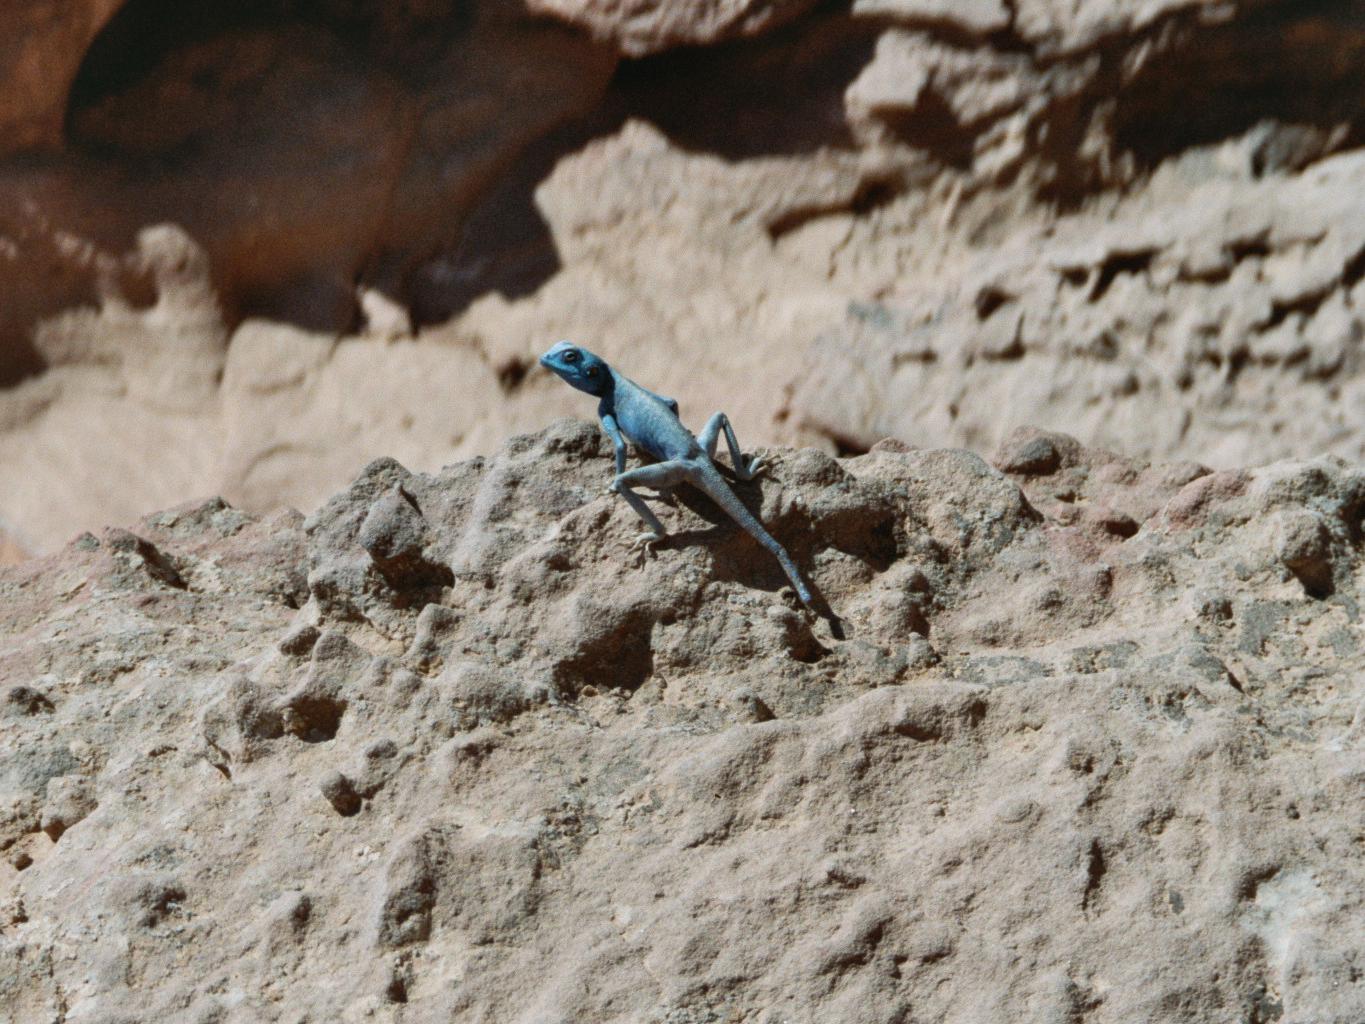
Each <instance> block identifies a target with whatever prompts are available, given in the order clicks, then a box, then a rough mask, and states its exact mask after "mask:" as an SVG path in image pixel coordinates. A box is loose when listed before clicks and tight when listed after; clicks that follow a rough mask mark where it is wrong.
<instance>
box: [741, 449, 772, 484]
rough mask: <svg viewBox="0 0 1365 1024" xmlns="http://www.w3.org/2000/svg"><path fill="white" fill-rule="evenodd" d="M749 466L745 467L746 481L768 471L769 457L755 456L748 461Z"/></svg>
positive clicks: (744, 477)
mask: <svg viewBox="0 0 1365 1024" xmlns="http://www.w3.org/2000/svg"><path fill="white" fill-rule="evenodd" d="M748 463H749V464H748V465H747V466H745V467H744V476H743V478H742V479H744V480H753V479H755V478H757V477H758V476H759V475H760V474H762V473H766V472H767V470H768V457H767V456H766V455H754V456H751V457H750V458H749V459H748Z"/></svg>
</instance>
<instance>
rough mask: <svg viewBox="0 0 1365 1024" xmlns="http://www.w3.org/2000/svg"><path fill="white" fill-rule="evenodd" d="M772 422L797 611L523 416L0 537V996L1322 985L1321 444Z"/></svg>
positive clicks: (1340, 528)
mask: <svg viewBox="0 0 1365 1024" xmlns="http://www.w3.org/2000/svg"><path fill="white" fill-rule="evenodd" d="M770 460H771V466H772V469H771V473H770V475H769V477H767V478H765V479H761V480H759V481H755V482H754V483H752V484H747V485H739V488H738V489H739V493H740V494H741V496H742V498H743V500H745V501H746V502H747V503H748V504H749V505H750V506H751V507H752V508H754V509H755V510H756V511H759V512H760V513H761V515H762V517H763V519H764V521H765V522H766V523H768V524H769V526H770V527H771V529H772V530H773V532H774V534H775V535H777V536H778V537H779V538H780V539H781V540H782V541H783V542H784V543H785V544H786V545H787V546H788V547H789V548H790V550H791V551H792V553H793V555H794V556H795V557H796V559H797V561H798V562H799V563H800V564H801V565H802V566H803V568H804V569H805V571H806V572H807V573H808V575H809V577H810V578H811V580H812V581H813V583H814V584H815V586H816V587H817V588H818V590H819V592H820V594H821V595H822V596H823V598H824V600H825V601H826V602H827V604H828V607H829V609H830V614H829V615H827V616H826V617H823V618H816V617H814V616H810V615H808V614H804V613H802V612H801V611H800V610H799V608H798V607H797V605H796V603H795V600H794V597H793V595H792V594H790V592H789V591H787V590H786V589H785V581H784V578H783V576H782V574H781V571H780V569H779V568H778V567H777V566H776V565H775V564H774V563H773V562H772V560H771V559H770V557H769V556H768V555H767V553H766V552H765V551H763V550H762V549H761V548H759V547H758V546H757V545H756V544H754V543H753V542H752V541H751V539H750V538H748V536H747V535H745V534H744V533H743V532H741V531H739V530H738V529H737V528H735V527H734V526H733V525H732V524H731V523H730V522H729V521H728V520H727V519H726V518H725V517H724V516H723V515H722V514H721V513H719V512H718V511H717V510H715V509H714V508H713V507H712V506H711V505H710V504H709V503H707V502H706V501H705V500H704V499H702V498H700V497H697V496H695V495H692V494H689V493H679V494H678V495H677V496H676V497H677V503H676V504H675V506H674V508H673V509H671V510H667V509H666V510H664V517H665V519H666V521H667V523H668V525H669V527H670V529H671V530H672V531H673V533H674V537H673V539H672V540H670V541H669V542H668V543H666V544H664V545H663V546H662V547H661V549H660V550H659V552H658V553H657V556H656V557H655V558H654V559H653V560H650V561H648V562H646V563H645V564H644V565H643V566H639V567H637V566H636V565H635V564H634V563H633V561H632V560H631V558H630V556H629V554H628V552H627V548H628V546H629V542H630V539H631V537H632V536H633V535H634V533H635V532H637V529H638V527H637V525H636V524H635V522H634V521H633V518H632V517H633V514H632V513H631V512H630V510H629V509H628V508H627V507H625V505H624V504H623V503H621V502H619V501H616V500H615V499H614V498H611V497H609V496H604V495H603V494H602V486H601V485H602V482H603V480H605V479H606V478H607V476H608V475H609V473H610V467H611V459H610V451H609V446H608V445H607V444H606V443H605V441H604V440H603V438H602V437H601V435H600V432H599V431H598V430H597V428H596V427H595V426H592V425H590V424H586V423H578V422H571V421H561V422H559V423H556V424H555V425H553V426H552V427H550V428H548V429H546V430H544V431H542V432H541V433H539V434H534V435H525V436H520V437H517V438H514V439H513V440H512V441H510V442H509V443H508V444H507V445H505V446H504V447H503V448H502V449H501V450H500V451H499V452H498V453H497V454H495V455H492V456H490V457H487V458H479V459H474V460H469V461H465V462H460V463H456V464H454V465H451V466H448V467H447V468H446V469H444V470H442V471H441V472H440V473H439V474H435V475H425V474H421V473H411V472H409V471H408V470H407V469H405V468H404V467H403V466H402V465H400V464H399V463H397V462H395V461H394V460H392V459H382V460H379V461H377V462H374V463H373V464H371V465H370V466H368V467H367V468H366V469H365V470H364V472H363V473H362V474H361V475H360V476H359V478H358V479H356V480H355V482H354V483H353V484H352V485H351V486H350V487H349V488H348V489H347V490H345V491H343V492H342V493H340V494H337V495H335V496H334V497H333V498H332V499H331V500H329V501H328V502H327V503H325V504H324V505H323V507H322V508H320V509H319V510H318V511H317V512H316V513H314V514H313V515H311V516H309V517H308V518H307V519H304V518H302V517H300V516H297V515H292V514H288V515H284V514H282V515H275V516H273V517H268V518H258V517H253V516H250V515H247V514H244V513H242V512H239V511H238V510H236V509H234V508H232V507H231V506H229V505H227V504H226V503H223V502H221V501H211V502H205V503H198V504H192V505H188V506H182V507H180V508H177V509H173V510H171V511H168V512H164V513H160V514H157V515H154V516H152V517H149V518H147V519H145V520H143V521H142V522H141V523H139V524H137V525H136V527H135V529H134V530H132V531H110V532H107V533H104V534H103V535H101V536H99V537H96V536H91V535H87V536H83V537H81V538H79V539H78V540H77V541H75V542H74V543H72V544H71V545H69V546H68V547H66V548H65V549H64V550H62V551H61V552H59V553H57V554H54V555H52V556H49V557H47V558H44V559H40V560H35V561H31V562H29V563H26V564H25V565H23V566H21V567H18V568H11V569H5V570H0V693H2V694H4V696H3V697H0V750H3V751H4V754H3V755H0V757H2V758H3V760H0V799H2V800H3V804H0V807H3V818H2V819H0V847H2V848H3V850H4V858H5V863H4V864H3V865H0V960H2V961H3V969H2V970H0V986H3V988H0V992H3V996H4V1005H5V1007H6V1009H7V1011H8V1012H10V1013H11V1014H12V1015H13V1016H14V1017H15V1019H17V1020H21V1021H28V1020H44V1019H49V1018H50V1017H52V1016H53V1015H65V1016H66V1018H67V1019H69V1020H86V1019H90V1020H95V1019H112V1018H117V1017H120V1016H127V1015H133V1016H145V1015H148V1014H153V1015H156V1016H159V1017H164V1018H170V1017H183V1018H186V1019H214V1020H220V1021H229V1022H230V1021H239V1020H240V1021H253V1022H254V1021H270V1020H292V1019H297V1018H298V1016H299V1015H300V1014H307V1015H310V1016H318V1015H322V1016H329V1015H330V1016H338V1015H343V1014H344V1013H348V1012H350V1013H354V1012H363V1013H367V1014H369V1015H371V1016H374V1017H376V1018H377V1019H393V1020H397V1019H400V1018H404V1017H407V1016H418V1017H423V1018H426V1017H452V1016H460V1017H468V1018H470V1019H499V1020H526V1021H531V1020H536V1021H541V1020H556V1021H559V1020H602V1021H612V1020H620V1021H638V1020H659V1021H683V1020H709V1019H727V1018H729V1019H744V1020H777V1019H786V1020H801V1021H806V1020H809V1021H817V1020H820V1021H823V1020H846V1021H890V1020H903V1019H908V1018H910V1017H914V1018H915V1019H918V1018H920V1017H924V1018H926V1019H928V1018H933V1019H943V1020H951V1021H959V1020H960V1021H969V1020H971V1021H975V1020H985V1019H1004V1018H1007V1017H1011V1016H1017V1015H1019V1014H1020V1013H1024V1014H1025V1015H1026V1016H1029V1017H1030V1018H1036V1019H1058V1020H1077V1019H1093V1020H1123V1021H1165V1020H1170V1019H1173V1018H1175V1017H1178V1018H1179V1019H1181V1020H1187V1021H1195V1022H1198V1021H1209V1022H1213V1021H1222V1020H1226V1019H1228V1017H1229V1015H1230V1014H1231V1015H1232V1016H1234V1017H1236V1018H1238V1019H1246V1020H1273V1019H1283V1020H1312V1021H1321V1022H1326V1024H1349V1022H1353V1021H1355V1020H1357V1019H1358V1018H1359V1014H1360V1006H1361V1004H1360V999H1359V994H1358V991H1357V990H1358V985H1356V983H1355V981H1356V977H1357V975H1358V973H1359V968H1360V963H1361V959H1362V957H1365V948H1362V946H1361V943H1360V935H1359V928H1357V927H1356V926H1355V922H1357V921H1358V920H1359V918H1360V915H1361V913H1362V911H1365V907H1362V906H1361V893H1362V891H1365V877H1362V867H1361V860H1360V858H1359V856H1357V853H1358V835H1357V834H1356V833H1357V832H1358V825H1357V823H1358V822H1359V821H1360V819H1361V815H1362V813H1363V812H1365V805H1362V796H1361V794H1362V788H1361V786H1360V781H1361V779H1360V774H1361V768H1360V765H1361V752H1362V743H1365V735H1363V734H1362V716H1365V693H1362V689H1361V683H1360V680H1361V679H1362V678H1365V672H1363V671H1362V670H1363V669H1365V664H1362V657H1363V655H1362V647H1361V630H1360V622H1359V615H1360V613H1359V603H1360V600H1361V594H1360V593H1359V590H1360V582H1361V579H1362V563H1361V551H1362V529H1363V528H1365V524H1362V515H1363V514H1365V469H1362V468H1361V467H1360V466H1359V465H1358V464H1349V463H1346V462H1344V461H1342V460H1339V459H1336V458H1331V457H1316V458H1312V459H1306V460H1289V461H1281V462H1276V463H1273V464H1270V465H1266V466H1261V467H1256V468H1246V469H1237V470H1225V471H1217V472H1215V471H1211V470H1209V469H1208V468H1206V467H1204V466H1201V465H1198V464H1195V463H1188V462H1186V463H1150V462H1147V461H1146V460H1140V459H1137V460H1135V459H1129V458H1125V457H1122V456H1119V455H1115V454H1112V453H1109V452H1105V451H1101V450H1096V449H1092V448H1088V447H1085V446H1083V445H1082V444H1080V443H1079V442H1077V441H1076V440H1074V439H1072V438H1070V437H1067V436H1065V435H1060V434H1055V433H1049V432H1045V431H1037V430H1027V431H1021V432H1018V433H1016V434H1014V435H1012V436H1011V437H1009V438H1008V439H1007V440H1006V441H1005V443H1004V444H1003V445H1002V446H1001V448H1000V450H999V451H998V452H997V453H996V454H995V456H994V458H993V462H994V464H995V465H994V466H993V465H992V464H990V463H988V462H986V461H985V460H983V459H981V458H980V457H978V456H975V455H972V454H970V453H968V452H965V451H960V450H950V449H912V448H909V447H908V446H906V445H904V444H902V443H898V442H893V441H887V442H882V443H878V444H876V445H874V446H873V447H872V449H871V450H870V451H869V452H868V453H867V454H865V455H861V456H857V457H851V458H842V459H836V458H832V457H830V456H828V455H826V454H823V453H822V452H820V451H817V450H814V449H804V450H799V451H797V450H785V449H784V450H778V451H775V452H772V453H770ZM996 467H999V468H996Z"/></svg>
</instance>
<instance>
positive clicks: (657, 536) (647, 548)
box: [630, 531, 664, 566]
mask: <svg viewBox="0 0 1365 1024" xmlns="http://www.w3.org/2000/svg"><path fill="white" fill-rule="evenodd" d="M663 539H664V537H663V534H661V533H654V532H652V531H651V532H649V533H641V534H638V535H637V536H636V537H635V540H633V541H632V542H631V545H630V550H631V551H633V552H637V553H638V554H639V556H640V560H639V562H638V563H637V565H639V566H643V565H644V564H645V562H646V561H647V560H648V559H649V558H650V556H651V555H653V554H654V545H655V544H657V543H659V541H661V540H663Z"/></svg>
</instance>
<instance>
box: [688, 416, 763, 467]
mask: <svg viewBox="0 0 1365 1024" xmlns="http://www.w3.org/2000/svg"><path fill="white" fill-rule="evenodd" d="M722 430H723V431H725V444H726V446H727V447H728V448H729V449H730V461H731V462H732V463H733V464H734V467H735V476H737V477H739V478H740V479H741V480H752V479H753V478H754V477H756V476H758V474H759V473H761V472H762V471H763V469H764V461H763V458H762V457H761V456H758V457H753V458H751V457H749V456H747V455H745V454H744V452H743V450H741V448H740V447H739V438H737V437H735V428H734V427H732V426H730V417H729V416H726V415H725V413H723V412H718V413H716V414H715V415H714V416H712V417H711V418H710V419H709V420H707V421H706V426H704V427H702V428H701V433H700V434H698V435H697V443H698V444H699V445H701V449H702V451H704V452H705V453H706V457H707V458H708V459H711V460H712V461H714V460H715V458H716V446H717V444H719V443H720V434H721V431H722Z"/></svg>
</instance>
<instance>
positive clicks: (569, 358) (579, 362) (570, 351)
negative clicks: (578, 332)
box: [540, 341, 612, 397]
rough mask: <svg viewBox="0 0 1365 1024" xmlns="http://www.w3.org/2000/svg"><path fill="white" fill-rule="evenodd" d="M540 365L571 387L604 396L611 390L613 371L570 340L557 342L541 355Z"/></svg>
mask: <svg viewBox="0 0 1365 1024" xmlns="http://www.w3.org/2000/svg"><path fill="white" fill-rule="evenodd" d="M540 365H541V366H543V367H545V369H547V370H549V371H551V372H552V373H554V374H555V375H557V376H558V377H559V378H560V379H561V380H563V381H564V383H566V384H568V385H569V386H570V387H575V388H577V389H578V390H579V391H586V392H587V393H588V394H590V395H597V396H599V397H600V396H602V395H605V394H606V393H607V392H608V391H610V390H611V385H612V379H611V371H610V370H609V369H608V368H607V364H606V363H604V362H603V361H602V360H601V359H599V358H598V357H597V356H595V355H593V354H592V353H591V352H589V351H588V350H587V349H585V348H580V347H579V346H577V345H575V344H573V342H570V341H561V342H557V343H556V344H555V346H554V347H553V348H551V349H550V351H548V352H546V353H545V354H544V355H543V356H541V357H540Z"/></svg>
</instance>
